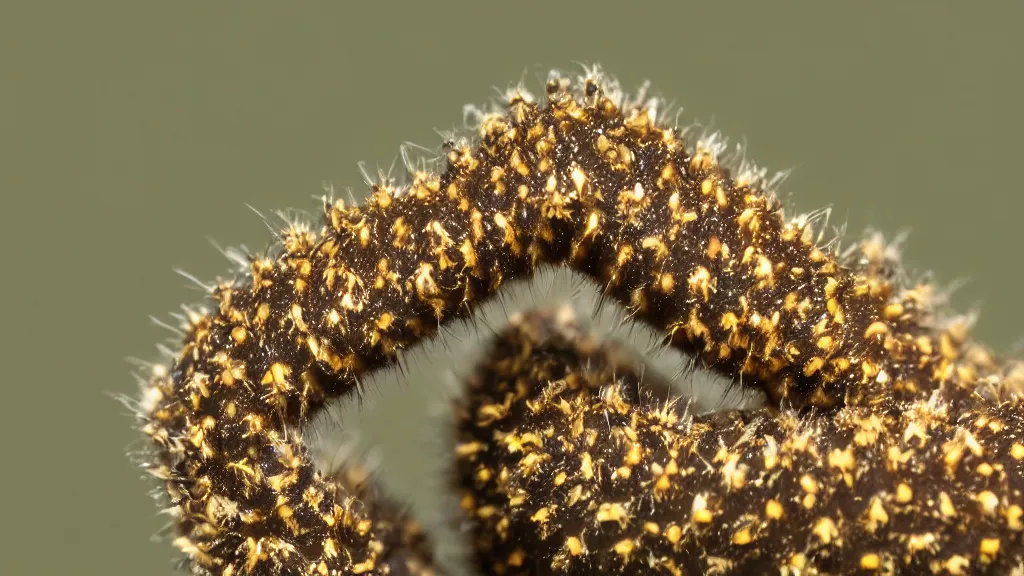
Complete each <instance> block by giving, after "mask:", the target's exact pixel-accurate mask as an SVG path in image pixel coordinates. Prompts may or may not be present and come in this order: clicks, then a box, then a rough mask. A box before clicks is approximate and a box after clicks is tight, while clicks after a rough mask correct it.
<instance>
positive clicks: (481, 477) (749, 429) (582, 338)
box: [140, 76, 1024, 576]
mask: <svg viewBox="0 0 1024 576" xmlns="http://www.w3.org/2000/svg"><path fill="white" fill-rule="evenodd" d="M610 86H611V88H614V86H613V85H609V84H606V83H602V81H601V80H600V79H599V78H598V77H596V76H588V77H587V78H584V79H581V80H580V81H579V82H575V83H574V82H570V81H568V80H566V79H564V78H561V77H557V76H552V78H551V79H550V80H549V82H548V85H547V87H546V98H545V102H543V103H541V104H539V103H535V102H533V100H532V98H531V97H530V96H529V95H527V94H526V93H525V92H523V91H515V92H512V93H511V94H510V96H509V97H508V100H507V102H505V103H504V104H505V106H504V109H503V110H500V111H496V112H494V113H490V114H486V115H484V116H483V117H482V118H481V121H480V124H479V135H478V139H477V141H476V142H475V143H474V144H473V145H469V144H466V145H459V144H456V145H452V146H448V147H447V149H446V156H445V158H444V159H443V164H444V166H443V169H442V170H440V171H439V172H437V173H434V172H430V171H426V170H424V171H420V172H417V173H415V174H414V175H413V177H412V180H411V182H410V183H409V184H408V185H407V186H404V187H402V188H395V187H393V186H390V185H388V184H387V183H385V184H382V185H379V186H375V187H374V188H373V190H372V191H371V194H370V196H369V199H368V201H367V202H366V203H365V204H364V205H357V206H349V205H345V204H344V203H343V202H340V201H327V202H325V216H324V219H323V223H322V225H321V226H320V228H319V229H317V230H313V229H310V228H308V227H306V226H302V225H294V226H291V227H289V228H288V229H286V230H283V231H282V232H281V233H280V244H279V250H278V252H277V253H275V254H273V255H271V256H267V257H259V258H253V259H252V261H251V263H250V264H249V266H248V270H247V271H246V274H245V275H244V277H243V278H242V279H240V280H238V281H233V282H222V283H220V284H219V285H218V286H216V287H215V288H214V289H213V290H212V294H211V302H212V304H213V310H212V312H208V313H195V314H192V315H191V316H190V317H189V318H188V326H187V330H186V335H185V337H184V339H183V342H182V346H181V349H180V352H179V353H178V355H177V357H176V358H175V359H174V361H173V363H172V365H171V366H170V367H169V368H163V367H158V369H157V370H155V372H154V375H153V377H152V378H151V379H150V380H149V382H148V384H147V386H146V388H145V390H144V393H143V400H142V402H141V410H140V412H141V421H142V428H143V430H144V432H145V434H146V435H147V436H148V437H149V438H150V439H151V440H152V445H153V448H154V455H155V456H154V462H153V463H152V464H151V466H150V470H151V472H152V473H153V474H154V475H155V476H157V477H158V478H160V479H161V480H162V481H163V484H164V486H165V488H166V492H167V495H168V498H169V500H170V502H171V505H172V510H173V513H174V515H175V518H176V520H175V521H176V524H177V529H178V533H179V536H178V537H177V539H176V541H175V543H176V545H177V546H178V547H179V548H180V549H181V550H182V551H183V552H185V554H186V555H187V558H188V561H189V566H190V568H191V570H192V572H193V573H194V574H202V575H207V574H209V575H213V574H216V575H224V576H234V575H242V574H253V575H269V574H310V575H316V574H319V575H329V574H381V575H384V574H393V575H397V574H418V575H426V574H435V573H439V572H440V568H439V567H437V566H436V565H435V564H434V563H433V560H432V559H431V555H430V551H429V550H430V549H429V544H428V543H427V542H426V541H425V537H424V536H423V534H422V532H421V531H420V529H419V528H418V526H417V525H416V524H415V522H413V521H412V520H411V519H408V518H406V517H405V516H404V515H402V514H401V513H398V512H396V509H395V508H394V507H393V506H392V505H391V504H390V503H388V502H387V501H384V500H382V499H380V498H377V497H376V496H375V494H374V491H373V489H372V487H367V486H364V485H362V484H359V483H357V482H354V481H352V480H351V478H350V476H349V475H348V474H347V473H342V474H341V475H337V476H335V475H333V474H332V473H328V472H327V471H322V470H318V469H317V468H316V467H315V466H314V464H313V463H312V460H311V458H310V456H309V451H308V450H307V447H306V446H305V444H304V442H303V438H302V436H301V433H300V432H299V430H300V428H301V427H302V426H303V425H304V424H306V423H307V422H309V420H310V418H312V417H313V415H314V414H316V413H317V412H318V411H319V410H320V409H321V408H322V407H323V406H324V404H325V403H326V402H327V401H328V400H330V399H332V398H336V397H340V396H344V395H346V394H349V393H350V392H352V391H353V390H354V389H356V388H357V386H358V384H359V381H360V378H362V377H363V376H364V375H365V374H367V373H369V372H371V371H373V370H376V369H379V368H382V367H386V366H388V365H391V364H393V363H394V362H395V361H396V358H397V356H398V354H399V352H400V351H401V350H403V349H406V348H409V347H411V346H414V345H415V344H417V343H418V342H420V341H422V340H423V339H426V338H430V337H431V336H433V335H435V334H436V333H437V332H438V330H439V328H440V327H441V326H443V325H445V324H446V323H449V322H451V321H452V320H453V319H456V318H460V317H461V318H467V317H469V316H471V315H472V314H473V311H474V309H475V308H476V307H477V306H478V305H480V304H481V303H483V302H484V301H486V300H487V299H488V298H490V297H491V296H492V295H494V294H495V293H496V292H497V291H498V290H499V289H500V288H501V287H502V285H503V284H505V283H507V282H509V281H511V280H514V279H521V278H527V277H529V276H531V275H532V274H533V273H534V271H536V270H537V269H538V267H539V266H541V265H544V264H557V265H565V266H569V267H571V268H573V269H575V270H577V271H579V272H582V273H583V274H585V275H587V276H589V277H590V278H592V279H593V280H594V281H595V282H596V283H598V284H599V285H600V286H602V287H603V289H604V292H605V293H606V294H607V295H608V296H610V297H612V298H614V299H616V300H618V301H619V302H620V303H622V304H623V305H624V306H625V307H626V308H627V310H628V311H629V313H630V314H631V315H632V316H634V317H635V318H637V319H639V320H641V321H643V322H646V323H648V324H650V325H651V326H653V327H655V328H656V329H658V330H661V331H662V332H663V333H664V334H665V338H666V342H668V343H670V344H671V345H672V346H675V347H677V348H679V349H681V350H683V351H685V352H687V353H690V354H692V355H693V356H694V357H696V358H697V359H699V363H700V365H701V366H702V367H703V368H705V369H708V370H714V371H719V372H722V373H724V374H726V375H729V376H731V377H733V378H735V379H736V380H740V381H742V382H743V385H745V386H753V387H758V388H760V389H762V390H764V391H765V392H766V393H767V395H768V397H769V398H770V402H769V406H768V407H766V408H763V409H759V410H755V411H746V412H728V413H720V414H713V415H702V416H694V415H690V414H688V413H687V412H686V410H685V409H684V406H685V404H684V403H681V402H667V403H666V402H665V400H664V399H665V397H666V396H665V394H664V393H661V392H657V389H658V388H659V385H652V384H650V383H648V382H642V381H641V378H640V377H639V375H638V374H639V372H638V371H637V369H636V367H635V366H631V365H630V364H629V363H628V362H624V361H623V360H622V359H621V358H620V355H617V354H616V353H615V351H614V347H613V346H611V345H607V344H603V343H600V342H596V341H593V340H592V339H590V338H589V337H587V336H586V335H585V334H584V333H583V332H581V331H580V330H579V329H578V328H576V327H574V325H573V324H572V323H571V322H570V321H568V320H567V319H565V318H564V317H562V316H561V315H560V314H555V313H540V312H538V313H535V314H531V315H529V316H527V317H526V318H525V319H523V320H521V321H517V322H516V323H514V324H513V326H512V327H510V328H509V330H507V331H506V332H504V333H502V334H501V335H499V336H498V337H497V339H496V340H495V342H494V344H493V353H492V354H491V356H489V357H488V358H487V359H486V360H485V361H484V362H482V363H481V365H480V366H479V367H478V369H477V371H476V372H475V373H474V375H473V376H472V377H471V378H470V379H469V381H468V382H467V386H466V393H467V396H466V398H465V399H464V401H461V402H460V404H459V408H458V414H459V420H458V438H459V441H458V443H457V446H456V448H455V461H456V471H457V474H456V477H457V479H458V481H459V489H460V490H461V491H462V493H463V499H462V504H463V508H464V512H465V513H466V514H467V516H468V518H469V519H470V520H471V525H472V527H473V534H474V544H475V547H474V549H475V559H476V564H477V567H478V569H479V570H480V571H481V572H483V573H493V574H543V573H552V574H592V573H602V574H672V575H678V574H701V573H740V574H763V573H782V574H791V575H798V574H799V575H809V574H858V573H890V574H891V573H914V574H916V573H936V574H943V573H944V574H981V573H991V574H1004V573H1009V571H1010V570H1012V569H1016V568H1018V567H1020V566H1021V564H1022V562H1024V544H1022V543H1021V540H1020V531H1021V530H1022V529H1024V524H1022V522H1024V519H1022V517H1024V511H1022V508H1021V505H1022V501H1024V497H1022V495H1021V489H1022V487H1024V478H1022V473H1024V472H1022V470H1024V469H1022V466H1021V462H1022V459H1024V444H1022V442H1024V439H1022V438H1024V422H1022V418H1021V416H1022V414H1024V412H1022V410H1021V406H1020V404H1019V400H1018V396H1017V390H1018V388H1019V381H1020V376H1019V371H1018V369H1017V367H1016V364H1014V363H1012V362H1008V361H1003V360H999V359H996V358H995V357H994V356H993V355H992V354H991V353H989V352H988V351H987V350H986V349H984V348H983V347H981V346H979V345H976V344H974V343H973V342H972V341H971V339H970V337H969V334H968V330H967V325H966V323H965V322H964V321H961V320H956V319H954V320H951V321H943V320H941V318H940V316H941V315H939V314H937V313H936V311H935V310H934V307H933V305H932V301H931V298H930V296H929V291H928V287H927V286H903V285H901V283H900V281H899V276H898V274H897V273H895V272H894V270H893V268H892V266H891V264H892V263H891V262H890V261H888V260H887V259H886V257H885V251H884V250H882V249H881V248H882V247H884V246H883V245H882V244H880V243H878V242H876V241H868V242H865V243H864V244H862V245H861V247H860V249H858V250H856V251H854V252H853V254H852V255H851V254H845V255H841V254H837V253H836V252H835V251H833V250H831V249H830V248H828V247H826V246H823V245H821V244H820V243H819V242H816V241H815V235H814V233H813V232H812V230H811V226H810V220H809V219H807V218H796V219H794V220H788V221H787V220H786V219H785V218H784V216H783V214H782V209H781V207H780V204H779V202H778V201H777V200H776V199H775V198H774V196H773V194H772V191H771V189H770V185H769V184H770V183H769V182H768V181H766V180H765V178H764V172H763V171H759V170H757V169H756V168H754V167H752V166H749V165H746V164H742V165H740V166H738V167H736V168H735V170H732V171H730V170H729V169H727V168H725V167H723V166H722V164H721V163H720V160H719V156H720V155H721V152H722V149H721V146H720V145H718V144H717V143H716V141H715V140H714V139H699V140H696V141H695V142H690V143H688V142H686V141H685V140H684V137H683V136H684V135H683V134H680V133H679V132H677V131H676V130H674V129H670V128H666V127H663V126H661V123H660V122H659V120H658V118H656V117H655V114H654V113H653V111H652V107H651V106H650V105H649V103H647V104H645V103H640V102H637V103H630V102H627V101H625V100H624V99H623V98H621V96H620V95H618V94H617V93H615V91H614V90H612V89H610V88H609V87H610ZM652 390H654V391H652Z"/></svg>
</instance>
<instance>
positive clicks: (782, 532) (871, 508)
mask: <svg viewBox="0 0 1024 576" xmlns="http://www.w3.org/2000/svg"><path fill="white" fill-rule="evenodd" d="M623 357H624V355H623V354H621V353H619V351H618V350H616V345H615V344H612V343H607V342H604V343H602V342H599V341H595V340H593V339H592V338H591V337H589V336H588V335H587V334H585V333H583V332H581V331H580V329H579V328H578V327H577V326H576V325H575V324H574V323H573V320H572V316H571V312H566V311H562V312H560V313H554V312H546V311H535V312H532V313H530V314H529V315H528V316H527V317H525V318H517V319H513V321H512V324H511V325H510V327H509V328H508V329H506V331H505V332H504V333H502V334H501V335H500V336H499V337H498V338H497V339H496V342H495V343H494V345H493V348H492V349H491V350H490V352H489V353H488V354H487V355H485V357H484V358H485V359H484V361H483V362H482V363H481V365H480V366H479V367H478V369H477V370H476V372H475V374H474V375H473V377H471V378H470V380H469V384H468V390H467V397H466V399H465V400H464V401H463V402H462V403H461V404H460V409H459V410H458V411H457V416H458V422H459V443H458V445H457V448H456V454H457V458H458V467H457V471H458V474H457V479H458V484H459V487H460V488H461V489H462V491H463V499H462V505H463V508H464V509H465V511H466V512H467V513H468V514H469V515H470V517H471V518H472V519H473V527H474V534H475V541H474V547H473V548H474V550H475V554H476V563H477V564H478V565H479V566H480V567H481V568H482V572H483V573H488V574H510V575H511V574H544V573H549V572H551V573H556V574H579V575H583V574H673V575H680V574H722V573H729V574H765V573H769V572H773V573H782V574H794V575H795V574H857V573H886V574H893V573H909V574H931V573H937V574H973V573H979V572H985V573H991V574H1008V573H1010V571H1011V570H1012V569H1013V568H1016V567H1017V565H1018V563H1019V562H1020V550H1021V543H1020V530H1022V529H1024V510H1022V509H1021V507H1020V505H1019V504H1018V503H1019V502H1020V497H1019V488H1020V487H1021V486H1024V477H1022V474H1024V467H1022V462H1021V459H1022V458H1024V445H1022V444H1021V443H1020V442H1021V439H1022V432H1024V414H1022V412H1021V410H1020V406H1019V405H1017V404H1016V403H1013V404H988V403H972V402H970V401H965V402H963V403H955V404H953V405H950V404H946V403H944V402H941V401H937V400H934V399H933V400H916V401H912V402H908V403H907V404H906V405H905V406H904V411H903V412H902V413H901V414H900V415H898V416H895V417H886V416H884V415H879V414H878V413H877V412H876V411H873V410H871V409H870V408H868V407H862V406H851V407H844V408H841V409H839V410H837V411H835V412H831V413H829V414H827V415H823V416H815V417H804V418H801V417H800V416H799V415H798V414H796V413H794V412H792V411H782V412H779V411H778V410H775V409H771V408H766V409H760V410H752V411H747V412H722V413H712V414H705V415H699V416H694V415H692V414H689V413H688V412H687V410H686V409H687V405H686V404H684V403H680V402H678V400H677V399H673V396H672V395H671V394H669V393H666V391H665V390H664V389H662V388H661V387H659V386H657V385H655V386H651V385H649V384H647V383H645V382H642V381H641V378H640V376H639V375H638V374H639V372H638V371H637V370H636V367H635V366H630V365H628V364H624V363H623V360H622V358H623Z"/></svg>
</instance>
